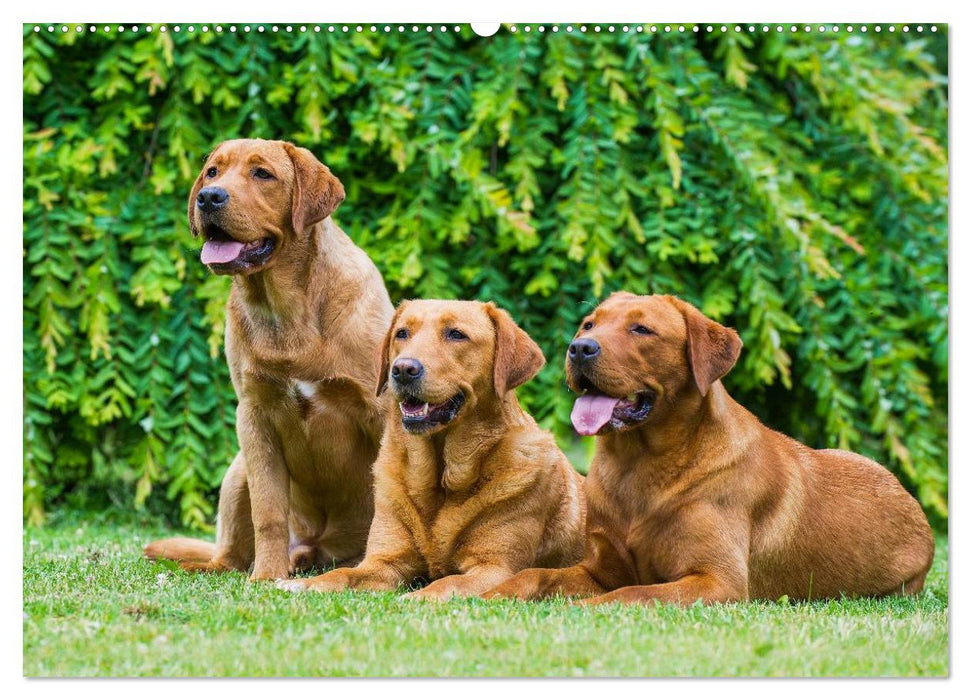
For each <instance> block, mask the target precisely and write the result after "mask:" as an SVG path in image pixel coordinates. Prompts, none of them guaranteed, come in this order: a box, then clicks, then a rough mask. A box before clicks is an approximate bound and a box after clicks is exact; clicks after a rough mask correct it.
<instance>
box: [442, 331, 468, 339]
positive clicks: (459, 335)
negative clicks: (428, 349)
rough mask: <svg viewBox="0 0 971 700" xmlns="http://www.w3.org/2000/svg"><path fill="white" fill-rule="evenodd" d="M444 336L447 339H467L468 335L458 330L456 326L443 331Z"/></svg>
mask: <svg viewBox="0 0 971 700" xmlns="http://www.w3.org/2000/svg"><path fill="white" fill-rule="evenodd" d="M445 337H446V338H448V339H449V340H468V339H469V336H467V335H466V334H465V333H463V332H462V331H460V330H459V329H458V328H449V329H448V330H447V331H445Z"/></svg>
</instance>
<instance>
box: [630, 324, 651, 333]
mask: <svg viewBox="0 0 971 700" xmlns="http://www.w3.org/2000/svg"><path fill="white" fill-rule="evenodd" d="M630 332H631V333H637V335H654V331H652V330H651V329H650V328H648V327H647V326H642V325H641V324H639V323H638V324H636V325H634V326H631V329H630Z"/></svg>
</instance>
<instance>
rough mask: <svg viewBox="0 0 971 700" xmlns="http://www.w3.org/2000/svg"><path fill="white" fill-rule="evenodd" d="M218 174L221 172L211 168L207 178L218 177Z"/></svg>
mask: <svg viewBox="0 0 971 700" xmlns="http://www.w3.org/2000/svg"><path fill="white" fill-rule="evenodd" d="M218 172H219V171H218V170H216V169H215V168H209V170H207V171H206V177H216V174H217V173H218Z"/></svg>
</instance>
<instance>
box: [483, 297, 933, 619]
mask: <svg viewBox="0 0 971 700" xmlns="http://www.w3.org/2000/svg"><path fill="white" fill-rule="evenodd" d="M741 348H742V343H741V341H740V340H739V337H738V335H737V334H736V333H735V331H733V330H731V329H729V328H725V327H724V326H721V325H719V324H718V323H716V322H714V321H712V320H710V319H708V318H706V317H705V316H703V315H702V314H701V312H700V311H698V310H697V309H696V308H695V307H693V306H691V305H690V304H687V303H685V302H683V301H681V300H679V299H676V298H674V297H670V296H634V295H633V294H627V293H618V294H614V295H612V296H611V297H610V298H609V299H607V301H605V302H604V303H603V304H601V305H600V306H599V307H598V308H597V309H596V310H595V311H594V312H593V313H592V314H590V316H588V317H587V318H586V319H584V321H583V323H582V325H581V327H580V330H579V332H578V333H577V335H576V337H575V339H574V341H573V343H572V344H571V345H570V348H569V352H568V355H567V360H566V371H567V377H568V383H569V385H570V387H571V388H572V389H573V390H574V391H576V392H577V393H580V394H581V396H580V397H579V398H578V399H577V400H576V404H575V406H574V410H573V422H574V425H575V427H576V428H577V430H578V431H579V432H580V433H582V434H584V435H597V436H598V437H597V450H596V455H595V457H594V460H593V464H592V466H591V468H590V474H589V476H588V477H587V480H586V483H585V488H586V494H587V503H588V508H589V511H588V523H587V536H586V548H585V554H584V559H583V561H582V562H581V563H580V564H578V565H577V566H573V567H570V568H564V569H531V570H527V571H523V572H521V573H519V574H518V575H516V576H515V577H513V578H511V579H509V580H508V581H506V582H505V583H503V584H502V585H500V586H498V587H497V588H496V589H494V590H492V591H490V592H489V593H488V594H487V597H494V596H510V597H518V598H526V599H529V598H540V597H545V596H550V595H554V594H563V595H569V596H572V595H578V596H595V597H593V598H589V599H587V600H586V601H583V602H586V603H589V604H597V603H613V602H624V603H644V602H649V601H661V602H669V603H680V604H688V603H692V602H694V601H696V600H701V601H703V602H705V603H714V602H719V601H738V600H747V599H749V598H761V599H770V600H775V599H778V598H779V597H781V596H783V595H786V596H789V597H790V598H793V599H812V598H825V597H833V596H839V595H841V594H847V595H888V594H895V593H916V592H918V591H920V590H921V588H922V586H923V583H924V577H925V576H926V574H927V570H928V569H929V568H930V565H931V560H932V558H933V554H934V539H933V537H932V535H931V530H930V527H929V526H928V523H927V519H926V518H925V516H924V513H923V512H922V511H921V508H920V506H919V505H918V504H917V501H915V500H914V499H913V498H912V497H911V496H910V494H908V493H907V492H906V491H905V490H904V489H903V487H902V486H901V485H900V483H899V482H898V481H897V479H896V478H894V476H893V475H892V474H891V473H890V472H889V471H887V470H886V469H884V468H883V467H882V466H880V465H879V464H877V463H876V462H874V461H872V460H870V459H867V458H866V457H862V456H860V455H858V454H853V453H851V452H845V451H842V450H813V449H810V448H808V447H806V446H804V445H802V444H800V443H798V442H796V441H795V440H793V439H791V438H789V437H786V436H785V435H782V434H780V433H777V432H775V431H773V430H770V429H769V428H767V427H765V426H764V425H762V423H760V422H759V420H758V419H757V418H756V417H755V416H753V415H752V414H751V413H749V412H748V411H747V410H745V409H744V408H742V406H740V405H739V404H737V403H736V402H735V401H733V400H732V398H731V397H730V396H729V395H728V392H727V391H725V388H724V387H723V386H722V383H721V381H719V379H720V378H721V377H722V376H724V375H725V374H726V373H727V372H728V371H729V370H730V369H731V368H732V366H733V365H734V364H735V362H736V360H737V359H738V356H739V353H740V351H741Z"/></svg>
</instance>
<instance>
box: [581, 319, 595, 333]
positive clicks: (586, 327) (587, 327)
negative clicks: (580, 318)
mask: <svg viewBox="0 0 971 700" xmlns="http://www.w3.org/2000/svg"><path fill="white" fill-rule="evenodd" d="M591 328H593V321H587V322H586V323H584V324H583V330H585V331H588V330H590V329H591Z"/></svg>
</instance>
